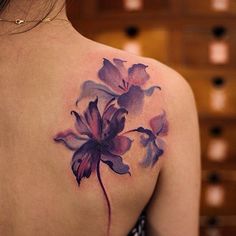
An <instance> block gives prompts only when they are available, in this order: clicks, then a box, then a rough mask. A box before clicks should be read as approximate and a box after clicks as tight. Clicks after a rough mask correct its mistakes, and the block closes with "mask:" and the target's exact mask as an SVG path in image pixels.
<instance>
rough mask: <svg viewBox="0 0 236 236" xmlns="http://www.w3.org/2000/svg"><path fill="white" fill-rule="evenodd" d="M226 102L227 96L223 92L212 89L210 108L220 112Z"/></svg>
mask: <svg viewBox="0 0 236 236" xmlns="http://www.w3.org/2000/svg"><path fill="white" fill-rule="evenodd" d="M226 102H227V94H226V92H225V90H223V89H221V90H218V89H213V90H212V91H211V92H210V106H211V108H212V109H213V110H215V111H222V110H223V109H224V108H225V105H226Z"/></svg>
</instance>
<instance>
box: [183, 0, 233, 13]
mask: <svg viewBox="0 0 236 236" xmlns="http://www.w3.org/2000/svg"><path fill="white" fill-rule="evenodd" d="M183 12H184V13H185V14H187V15H198V16H199V15H201V16H202V15H206V16H209V15H216V16H219V15H227V16H236V1H235V0H204V1H196V0H184V4H183Z"/></svg>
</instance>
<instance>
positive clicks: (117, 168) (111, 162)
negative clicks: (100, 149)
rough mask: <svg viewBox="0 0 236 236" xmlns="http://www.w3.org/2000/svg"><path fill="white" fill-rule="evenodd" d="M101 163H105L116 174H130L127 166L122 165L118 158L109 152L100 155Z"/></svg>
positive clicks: (120, 159)
mask: <svg viewBox="0 0 236 236" xmlns="http://www.w3.org/2000/svg"><path fill="white" fill-rule="evenodd" d="M101 161H103V162H104V163H106V164H107V165H108V166H109V167H110V168H111V169H112V170H113V171H114V172H116V173H117V174H120V175H122V174H127V173H128V174H130V172H129V166H128V165H127V164H124V163H123V160H122V158H121V157H120V156H118V155H114V154H112V153H110V152H104V153H102V155H101Z"/></svg>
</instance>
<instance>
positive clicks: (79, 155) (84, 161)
mask: <svg viewBox="0 0 236 236" xmlns="http://www.w3.org/2000/svg"><path fill="white" fill-rule="evenodd" d="M100 156H101V154H100V152H99V151H98V150H97V149H96V147H95V143H94V142H92V141H91V140H90V141H88V142H86V143H85V144H84V145H82V146H81V147H80V148H79V149H78V150H77V151H76V152H75V153H74V155H73V157H72V161H71V169H72V171H73V173H74V175H75V176H76V180H77V182H78V184H80V181H81V179H82V178H84V177H86V178H89V176H90V175H91V173H92V172H94V171H96V168H97V165H98V162H99V160H100Z"/></svg>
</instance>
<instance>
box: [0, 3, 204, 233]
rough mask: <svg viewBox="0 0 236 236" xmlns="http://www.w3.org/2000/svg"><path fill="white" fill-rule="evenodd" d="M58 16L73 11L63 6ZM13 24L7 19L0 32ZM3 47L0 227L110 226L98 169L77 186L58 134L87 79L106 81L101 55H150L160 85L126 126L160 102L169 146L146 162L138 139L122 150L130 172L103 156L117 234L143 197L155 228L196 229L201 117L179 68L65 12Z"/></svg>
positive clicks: (66, 229)
mask: <svg viewBox="0 0 236 236" xmlns="http://www.w3.org/2000/svg"><path fill="white" fill-rule="evenodd" d="M18 2H20V1H18ZM33 2H34V4H37V3H38V4H40V3H39V2H37V3H36V1H33ZM62 3H63V1H58V5H57V7H58V8H57V9H59V8H60V6H61V4H62ZM25 4H26V1H22V5H21V6H22V9H24V7H25V8H27V6H26V5H25ZM18 5H20V3H19V4H18ZM33 9H38V8H37V7H36V5H35V6H34V8H33ZM57 9H55V10H57ZM33 11H35V10H33ZM33 13H35V12H31V14H33ZM15 14H16V8H15V9H14V4H13V6H12V8H11V10H10V11H9V12H8V13H5V15H4V17H5V18H6V17H7V18H8V19H12V18H13V19H14V16H15ZM17 14H18V13H17ZM21 14H23V13H22V12H21ZM52 14H53V13H52ZM59 18H66V14H65V10H62V12H61V13H60V15H59ZM10 27H12V26H9V25H7V24H4V25H1V26H0V32H1V33H2V32H3V31H4V32H6V31H7V30H9V29H10ZM11 30H12V28H11ZM0 51H1V55H0V61H1V63H0V71H1V75H0V77H1V78H0V93H1V103H0V113H1V116H0V129H1V133H0V157H1V158H0V235H4V236H14V235H17V236H28V235H29V236H31V235H52V236H54V235H57V236H58V235H71V236H73V235H82V236H86V235H98V236H99V235H101V236H104V235H105V234H106V225H107V208H106V204H105V203H104V196H103V194H102V192H101V188H100V186H99V184H98V183H97V179H96V175H95V174H94V175H91V177H90V178H89V179H84V180H83V181H82V182H81V185H80V187H78V185H77V183H76V180H75V178H74V176H73V174H72V173H71V170H70V160H71V152H70V151H69V150H68V149H66V148H64V147H63V146H62V145H57V144H55V143H54V142H53V137H54V135H55V134H56V133H58V131H60V130H66V129H67V128H68V127H71V126H72V123H73V119H72V117H71V115H70V114H69V113H70V111H71V110H74V109H75V101H76V99H77V98H78V95H79V92H80V86H81V84H82V83H83V82H84V81H86V80H88V79H90V80H93V81H95V82H99V80H98V77H97V72H98V70H99V69H100V68H101V65H102V58H104V57H106V58H109V59H112V58H114V57H117V58H121V59H124V60H126V61H127V63H128V66H130V65H132V64H135V63H143V64H145V65H148V69H147V71H148V73H149V75H150V78H151V79H150V80H149V81H148V85H147V87H148V86H152V85H156V84H158V85H159V86H160V87H161V88H162V92H157V93H155V94H154V95H153V96H152V97H151V98H145V104H146V105H145V108H144V110H143V112H142V113H141V114H139V115H138V116H137V115H136V116H134V117H132V119H130V120H129V121H128V122H127V130H128V129H131V128H133V127H138V126H140V125H142V124H144V125H145V126H148V120H149V119H150V117H153V116H155V115H158V113H159V112H160V111H161V110H162V109H165V111H166V114H167V117H168V121H169V133H168V135H167V136H166V137H165V143H166V149H165V153H164V155H163V156H162V157H161V158H160V159H159V161H158V163H157V164H156V165H155V166H154V167H153V168H147V169H143V168H140V167H139V165H138V160H141V159H142V155H141V153H142V152H143V151H142V149H141V148H140V146H139V144H138V142H136V143H135V144H134V147H133V148H132V150H130V151H129V152H127V154H125V155H124V161H125V162H126V163H128V164H129V166H130V168H131V171H132V176H129V175H122V176H119V175H116V174H114V173H113V172H112V171H111V170H110V169H109V168H108V167H107V166H106V165H101V167H100V171H101V178H102V179H103V183H104V185H105V187H106V190H107V192H108V195H109V198H110V201H111V205H112V220H111V221H112V222H111V228H110V235H112V236H113V235H114V236H116V235H117V236H120V235H126V234H127V233H128V232H129V231H130V229H131V228H132V226H133V225H134V224H135V222H136V220H137V218H138V216H139V214H140V212H141V211H142V209H143V208H144V207H145V206H146V205H147V217H148V235H150V236H156V235H158V236H172V235H173V236H178V235H181V236H182V235H190V236H197V235H198V221H199V195H200V151H199V149H200V148H199V134H198V122H197V114H196V108H195V102H194V98H193V94H192V91H191V89H190V87H189V85H188V84H187V83H186V82H185V80H184V79H183V78H182V77H181V75H179V74H178V73H177V72H175V71H173V70H172V69H170V68H169V67H167V66H165V65H163V64H161V63H160V62H158V61H155V60H153V59H149V58H143V57H137V56H134V55H131V54H128V53H126V52H123V51H120V50H117V49H114V48H111V47H108V46H105V45H101V44H98V43H95V42H93V41H90V40H88V39H86V38H84V37H83V36H82V35H80V34H79V33H78V32H77V31H76V30H75V29H74V28H73V27H72V26H71V25H70V24H69V23H67V22H62V21H55V22H50V23H48V24H41V25H39V26H37V27H36V28H34V29H33V30H30V31H28V32H26V33H22V34H17V35H5V36H1V37H0ZM85 107H86V105H85V104H84V106H82V105H81V107H79V108H78V109H79V110H81V111H83V110H84V109H85ZM130 137H131V138H134V139H135V138H136V139H137V137H138V136H137V134H132V135H131V136H130Z"/></svg>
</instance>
